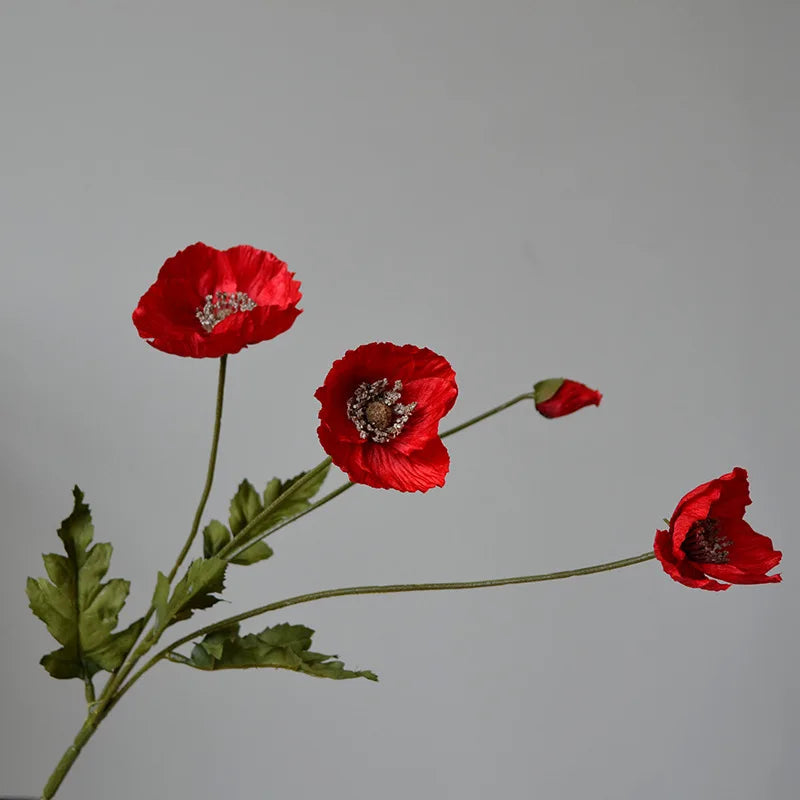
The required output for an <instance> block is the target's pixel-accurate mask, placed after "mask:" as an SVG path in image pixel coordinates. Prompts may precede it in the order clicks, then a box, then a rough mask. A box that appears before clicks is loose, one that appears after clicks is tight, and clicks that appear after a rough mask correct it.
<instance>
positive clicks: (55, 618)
mask: <svg viewBox="0 0 800 800" xmlns="http://www.w3.org/2000/svg"><path fill="white" fill-rule="evenodd" d="M72 493H73V497H74V503H73V509H72V513H71V514H70V515H69V516H68V517H67V518H66V519H65V520H63V522H62V523H61V527H60V528H59V529H58V536H59V538H60V539H61V541H62V542H63V544H64V550H65V551H66V553H67V555H66V556H62V555H58V554H56V553H48V554H46V555H44V556H42V559H43V561H44V567H45V570H46V571H47V576H48V578H49V580H48V579H47V578H28V582H27V587H26V590H27V594H28V600H29V603H30V608H31V611H33V613H34V614H35V615H36V616H37V617H39V619H41V620H42V622H44V624H45V625H46V626H47V630H48V631H49V632H50V635H51V636H52V637H53V638H54V639H55V640H56V641H57V642H58V643H59V644H60V645H62V646H61V647H60V648H59V649H58V650H54V651H53V652H52V653H48V654H47V655H45V656H43V657H42V659H41V661H40V663H41V664H42V666H44V668H45V669H46V670H47V671H48V672H49V673H50V674H51V675H52V676H53V677H54V678H81V679H86V678H91V677H92V675H94V674H95V673H96V672H99V671H100V670H107V671H109V672H110V671H113V670H115V669H116V668H117V667H118V666H119V665H120V664H121V663H122V661H123V659H124V658H125V655H126V654H127V652H128V650H129V649H130V647H132V646H133V643H134V642H135V641H136V638H137V637H138V636H139V633H140V632H141V629H142V622H143V621H142V620H141V619H139V620H136V622H134V623H132V624H131V625H129V626H128V627H127V628H126V629H125V630H124V631H118V632H117V633H114V632H113V631H114V628H116V627H117V623H118V620H119V613H120V611H121V610H122V608H123V606H124V605H125V600H126V599H127V597H128V592H129V591H130V582H129V581H126V580H122V579H121V578H112V579H111V580H110V581H108V582H107V583H103V582H102V580H103V578H104V577H105V575H106V573H107V572H108V567H109V564H110V561H111V551H112V547H111V545H110V544H107V543H97V544H94V545H92V538H93V537H94V525H93V524H92V517H91V512H90V510H89V506H88V505H87V504H86V503H84V502H83V492H82V491H81V490H80V489H79V488H78V487H77V486H76V487H75V488H74V489H73V492H72Z"/></svg>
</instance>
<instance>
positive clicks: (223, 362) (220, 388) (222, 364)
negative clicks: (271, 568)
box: [148, 355, 228, 618]
mask: <svg viewBox="0 0 800 800" xmlns="http://www.w3.org/2000/svg"><path fill="white" fill-rule="evenodd" d="M227 361H228V356H226V355H225V356H222V357H221V358H220V360H219V380H218V381H217V407H216V411H215V413H214V433H213V434H212V436H211V452H210V453H209V456H208V471H207V472H206V483H205V486H204V487H203V493H202V495H200V502H199V503H198V504H197V511H195V514H194V520H193V521H192V529H191V530H190V531H189V536H188V538H187V539H186V542H185V543H184V545H183V549H182V550H181V552H180V553H179V554H178V558H177V559H176V561H175V564H174V565H173V567H172V569H171V570H170V572H169V575H167V578H168V580H169V582H170V583H172V581H173V579H174V578H175V575H176V574H177V572H178V570H179V569H180V567H181V564H182V563H183V560H184V559H185V558H186V554H187V553H188V552H189V548H191V546H192V544H193V543H194V540H195V537H196V536H197V531H198V530H200V520H201V519H202V518H203V512H204V511H205V509H206V503H207V502H208V495H209V494H210V493H211V485H212V484H213V483H214V469H215V468H216V466H217V448H218V447H219V432H220V427H221V426H222V401H223V400H224V398H225V370H226V367H227ZM152 613H153V611H152V609H151V610H150V615H152ZM148 618H149V617H148Z"/></svg>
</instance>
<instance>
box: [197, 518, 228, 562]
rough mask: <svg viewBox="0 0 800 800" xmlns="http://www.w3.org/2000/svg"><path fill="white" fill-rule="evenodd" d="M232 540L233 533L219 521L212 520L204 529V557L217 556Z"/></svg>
mask: <svg viewBox="0 0 800 800" xmlns="http://www.w3.org/2000/svg"><path fill="white" fill-rule="evenodd" d="M230 540H231V532H230V531H229V530H228V529H227V528H226V527H225V526H224V525H223V524H222V523H221V522H220V521H219V520H216V519H212V520H211V522H209V523H208V525H206V527H205V528H203V556H204V557H205V558H211V556H215V555H216V554H217V553H219V551H220V550H222V548H223V547H225V545H226V544H228V542H229V541H230Z"/></svg>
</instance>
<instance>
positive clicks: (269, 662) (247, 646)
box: [179, 623, 378, 681]
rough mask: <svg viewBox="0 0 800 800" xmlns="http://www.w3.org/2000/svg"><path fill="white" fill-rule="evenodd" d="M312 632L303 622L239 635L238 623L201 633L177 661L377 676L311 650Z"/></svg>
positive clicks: (333, 675)
mask: <svg viewBox="0 0 800 800" xmlns="http://www.w3.org/2000/svg"><path fill="white" fill-rule="evenodd" d="M313 634H314V631H313V630H312V629H311V628H306V627H305V626H304V625H289V624H287V623H284V624H281V625H276V626H274V627H272V628H265V629H264V630H263V631H261V633H249V634H246V635H245V636H240V635H239V626H238V624H237V625H231V626H229V627H227V628H223V629H220V630H217V631H214V632H213V633H210V634H208V635H207V636H205V637H204V638H203V639H202V640H201V641H200V642H198V643H197V644H195V646H194V648H193V649H192V653H191V656H190V657H189V658H188V659H186V660H185V661H184V660H183V659H179V661H180V663H186V664H188V665H189V666H192V667H195V668H196V669H202V670H209V671H212V670H219V669H252V668H256V667H271V668H273V669H288V670H291V671H293V672H302V673H304V674H306V675H313V676H314V677H317V678H332V679H334V680H343V679H347V678H366V679H367V680H371V681H377V680H378V676H377V675H375V673H374V672H371V671H370V670H349V669H345V666H344V664H343V663H342V662H341V661H338V660H336V659H337V657H336V656H335V655H324V654H323V653H314V652H312V651H311V650H310V647H311V637H312V636H313Z"/></svg>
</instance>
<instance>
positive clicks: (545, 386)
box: [533, 378, 603, 419]
mask: <svg viewBox="0 0 800 800" xmlns="http://www.w3.org/2000/svg"><path fill="white" fill-rule="evenodd" d="M602 398H603V395H602V394H600V392H598V391H597V390H595V389H590V388H589V387H588V386H584V385H583V384H582V383H578V382H577V381H571V380H569V379H568V378H547V379H546V380H543V381H539V382H538V383H536V384H534V387H533V401H534V403H535V404H536V410H537V411H538V412H539V413H540V414H541V415H542V416H543V417H547V418H548V419H552V418H553V417H563V416H565V415H566V414H572V412H573V411H577V410H578V409H580V408H583V407H584V406H599V405H600V400H602Z"/></svg>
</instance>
